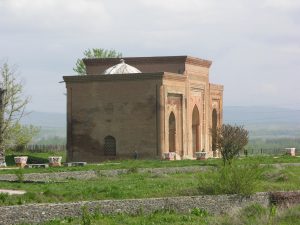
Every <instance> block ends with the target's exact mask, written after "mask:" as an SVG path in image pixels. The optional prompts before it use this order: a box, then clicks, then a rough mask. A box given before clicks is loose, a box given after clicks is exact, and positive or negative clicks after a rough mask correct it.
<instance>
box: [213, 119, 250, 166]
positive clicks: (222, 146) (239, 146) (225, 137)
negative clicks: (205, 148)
mask: <svg viewBox="0 0 300 225" xmlns="http://www.w3.org/2000/svg"><path fill="white" fill-rule="evenodd" d="M215 132H216V134H215V135H216V146H217V149H219V150H220V151H221V155H222V159H223V163H224V165H225V164H226V163H228V164H231V162H232V160H233V159H234V157H236V156H238V154H239V153H240V152H242V151H243V150H244V147H245V146H246V145H247V143H248V131H247V130H246V129H245V128H244V127H243V126H232V125H229V124H224V125H223V126H221V127H219V128H217V129H216V131H215Z"/></svg>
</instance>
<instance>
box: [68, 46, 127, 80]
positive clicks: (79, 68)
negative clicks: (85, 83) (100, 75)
mask: <svg viewBox="0 0 300 225" xmlns="http://www.w3.org/2000/svg"><path fill="white" fill-rule="evenodd" d="M83 55H84V57H85V58H120V57H122V53H120V52H117V51H115V50H113V49H111V50H107V49H103V48H93V49H88V50H85V51H84V52H83ZM73 70H74V71H75V72H76V73H78V74H79V75H86V67H85V65H84V62H83V61H82V59H77V61H76V65H75V67H74V68H73Z"/></svg>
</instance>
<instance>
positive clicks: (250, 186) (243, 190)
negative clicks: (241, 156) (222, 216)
mask: <svg viewBox="0 0 300 225" xmlns="http://www.w3.org/2000/svg"><path fill="white" fill-rule="evenodd" d="M261 175H262V169H261V168H260V167H258V166H257V165H240V166H237V165H235V164H232V165H231V166H224V167H221V168H219V169H217V170H214V171H211V172H208V173H206V174H201V175H200V180H199V187H198V190H199V192H200V193H201V194H213V195H214V194H240V195H244V196H249V195H251V194H253V193H254V192H255V190H256V188H257V184H258V181H259V179H260V178H261Z"/></svg>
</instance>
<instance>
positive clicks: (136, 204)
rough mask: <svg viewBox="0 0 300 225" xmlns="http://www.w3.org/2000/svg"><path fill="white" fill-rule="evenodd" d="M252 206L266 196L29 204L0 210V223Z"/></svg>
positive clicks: (224, 210) (218, 210) (265, 202)
mask: <svg viewBox="0 0 300 225" xmlns="http://www.w3.org/2000/svg"><path fill="white" fill-rule="evenodd" d="M254 203H257V204H261V205H263V206H265V207H267V206H268V205H269V194H268V193H257V194H255V195H253V196H251V197H241V196H238V195H204V196H193V197H192V196H189V197H170V198H148V199H129V200H102V201H90V202H87V201H85V202H75V203H60V204H29V205H20V206H6V207H0V221H1V222H0V224H1V225H6V224H20V223H31V224H37V223H41V222H44V221H48V220H52V219H62V218H64V217H79V216H81V214H82V208H83V207H86V208H87V210H89V212H94V213H95V212H100V213H103V214H113V213H127V214H138V213H145V214H147V213H151V212H154V211H156V210H166V209H167V210H174V211H176V212H179V213H188V212H190V211H191V210H192V209H194V208H202V209H204V210H206V211H208V212H209V213H212V214H222V213H229V214H230V213H235V212H236V211H237V210H239V209H241V208H243V207H246V206H248V205H251V204H254Z"/></svg>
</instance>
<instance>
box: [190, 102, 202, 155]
mask: <svg viewBox="0 0 300 225" xmlns="http://www.w3.org/2000/svg"><path fill="white" fill-rule="evenodd" d="M199 117H200V116H199V110H198V107H197V106H196V105H195V106H194V109H193V114H192V138H193V142H192V143H193V153H195V152H198V151H200V150H201V149H200V118H199Z"/></svg>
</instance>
